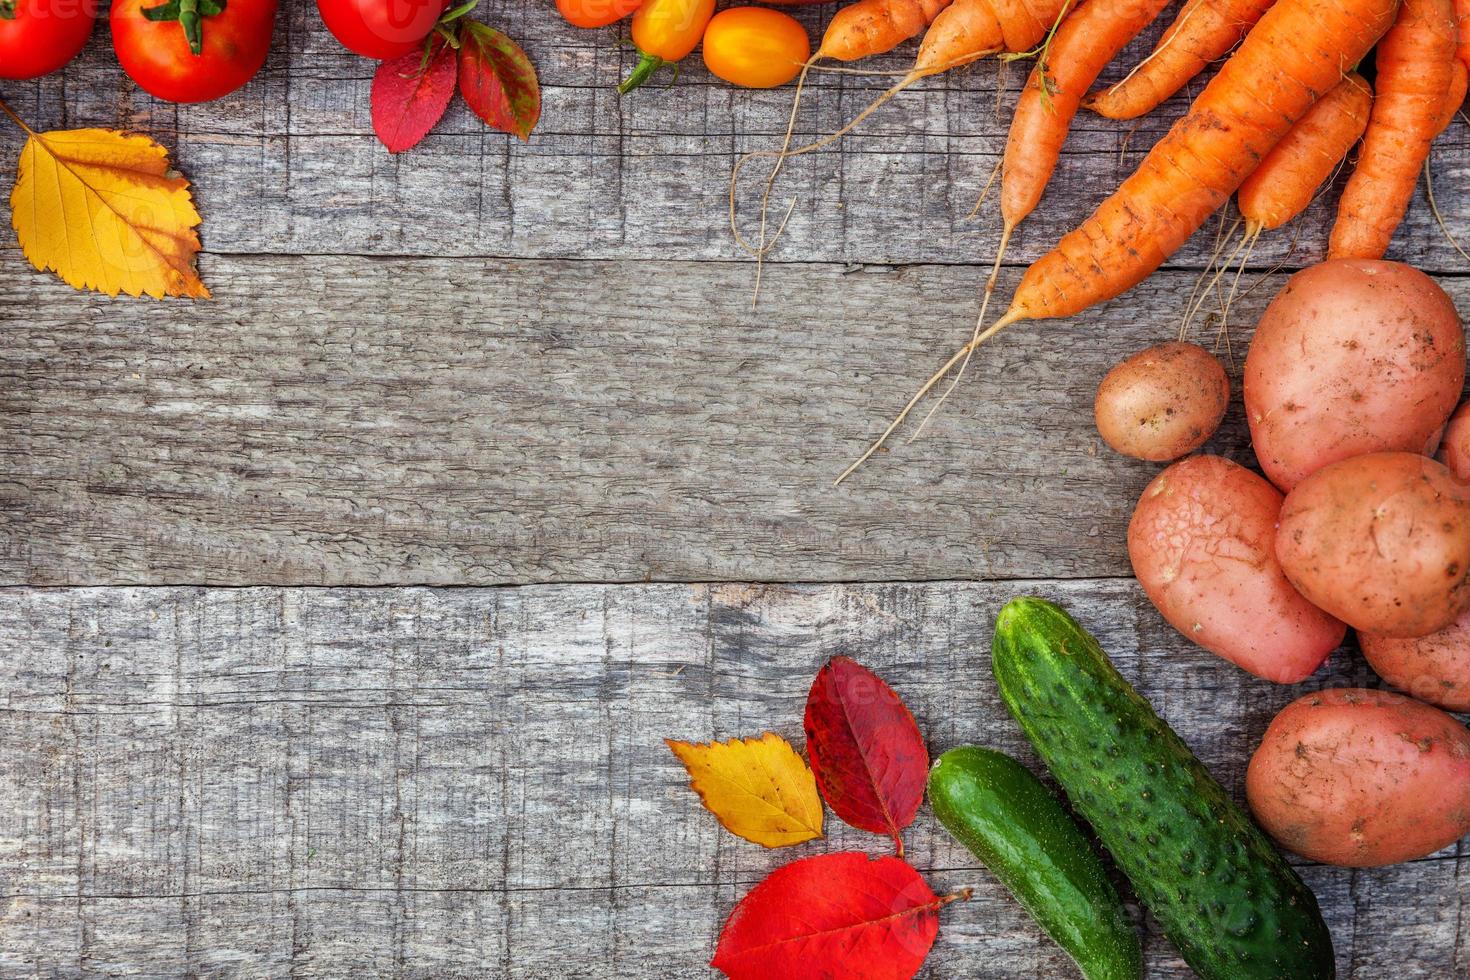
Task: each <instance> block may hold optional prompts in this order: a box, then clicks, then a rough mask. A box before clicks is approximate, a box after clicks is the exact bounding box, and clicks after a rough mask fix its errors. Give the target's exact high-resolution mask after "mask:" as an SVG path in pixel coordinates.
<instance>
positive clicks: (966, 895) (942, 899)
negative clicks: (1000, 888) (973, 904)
mask: <svg viewBox="0 0 1470 980" xmlns="http://www.w3.org/2000/svg"><path fill="white" fill-rule="evenodd" d="M974 894H975V889H973V888H961V889H960V890H959V891H957V892H950V893H949V894H948V895H941V896H939V907H940V908H944V906H946V905H948V904H949V903H950V902H968V901H969V900H970V898H971V897H972V896H973V895H974Z"/></svg>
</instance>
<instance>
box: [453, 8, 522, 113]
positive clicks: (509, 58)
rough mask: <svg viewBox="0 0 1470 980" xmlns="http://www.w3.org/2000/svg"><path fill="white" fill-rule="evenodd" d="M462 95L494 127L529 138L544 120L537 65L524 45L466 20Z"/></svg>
mask: <svg viewBox="0 0 1470 980" xmlns="http://www.w3.org/2000/svg"><path fill="white" fill-rule="evenodd" d="M459 91H460V94H461V95H463V96H464V100H465V102H467V103H469V107H470V108H471V109H473V110H474V111H475V115H477V116H479V117H480V118H481V119H483V120H485V122H486V123H487V124H488V125H489V126H490V127H491V128H493V129H498V130H500V131H501V132H503V133H511V134H513V135H515V136H518V137H520V138H521V139H522V140H527V139H530V136H531V130H532V129H534V128H535V126H536V121H537V120H539V119H540V118H541V85H540V83H538V82H537V81H536V67H535V66H534V65H532V64H531V59H530V58H528V57H526V52H524V51H522V50H521V47H520V45H518V44H516V43H515V42H514V41H512V40H511V39H510V38H509V37H508V36H507V35H505V34H503V33H501V32H500V31H497V30H496V29H495V28H493V27H486V26H485V25H484V24H481V23H477V22H475V21H466V22H465V23H464V26H463V27H462V28H461V29H460V32H459Z"/></svg>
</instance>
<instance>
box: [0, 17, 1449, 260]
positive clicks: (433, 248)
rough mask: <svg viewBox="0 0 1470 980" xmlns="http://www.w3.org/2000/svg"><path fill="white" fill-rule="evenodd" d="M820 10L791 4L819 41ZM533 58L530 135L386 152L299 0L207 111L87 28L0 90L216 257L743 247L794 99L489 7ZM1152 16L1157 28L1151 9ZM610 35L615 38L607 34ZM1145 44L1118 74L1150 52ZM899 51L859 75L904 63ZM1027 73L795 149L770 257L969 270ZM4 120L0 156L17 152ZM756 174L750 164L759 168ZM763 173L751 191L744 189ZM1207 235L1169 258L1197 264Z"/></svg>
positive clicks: (1280, 240) (1443, 151) (1089, 185)
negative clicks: (525, 139) (743, 167)
mask: <svg viewBox="0 0 1470 980" xmlns="http://www.w3.org/2000/svg"><path fill="white" fill-rule="evenodd" d="M830 12H831V8H830V7H822V8H819V9H808V10H804V11H799V12H798V16H800V17H802V18H803V19H804V20H805V21H806V23H807V24H808V25H809V26H810V27H811V28H812V32H813V34H814V35H816V34H819V31H820V25H822V24H824V23H825V22H826V19H827V18H828V17H829V16H830ZM479 16H483V17H486V18H487V19H489V20H491V21H492V22H495V23H497V24H500V25H502V26H504V27H505V28H506V29H508V30H510V31H511V32H512V33H513V34H514V35H515V36H516V37H518V38H519V39H520V40H522V41H523V42H524V44H525V45H526V47H527V49H528V51H529V52H530V53H531V55H532V56H533V58H534V59H535V60H536V62H537V64H538V66H539V68H540V70H541V75H542V80H543V84H544V91H545V106H546V109H545V115H544V119H543V122H542V125H541V127H540V129H539V130H538V131H537V134H536V136H535V138H534V139H533V140H532V141H531V143H530V144H529V145H524V146H523V145H519V144H517V143H515V142H514V141H512V140H511V139H510V138H508V137H506V136H503V135H500V134H491V133H487V132H486V131H485V129H484V127H483V126H481V124H480V123H479V121H478V120H476V119H475V118H474V117H473V116H472V115H471V114H470V113H469V112H468V111H467V110H466V109H465V108H464V107H463V106H462V105H456V106H455V107H454V108H452V109H451V110H450V113H449V115H448V117H447V118H446V120H445V121H444V122H443V123H442V124H441V125H440V126H439V127H438V129H437V131H436V132H435V134H434V135H432V136H431V137H429V139H428V140H427V141H426V142H425V143H424V144H423V145H422V146H421V147H420V148H419V149H417V150H415V151H414V152H412V153H409V154H404V155H401V156H396V157H395V156H390V155H389V154H388V153H387V152H386V151H384V150H383V149H382V147H380V146H379V145H378V144H377V143H376V142H375V141H374V139H373V137H372V135H371V127H370V124H369V112H368V88H369V84H370V81H371V77H372V71H373V68H374V63H372V62H368V61H365V60H363V59H359V58H355V57H353V56H351V55H349V54H347V53H346V52H344V51H343V50H342V49H341V48H340V47H339V46H338V45H337V44H336V42H335V41H334V40H333V39H332V38H331V37H330V35H328V34H327V33H326V32H325V30H324V28H323V27H322V25H321V22H320V19H319V17H318V14H317V11H316V7H315V5H314V4H311V3H293V4H285V5H283V13H282V18H281V25H280V29H279V30H278V34H277V42H276V46H275V49H274V51H273V53H272V55H271V59H270V62H269V64H268V66H267V68H266V70H265V72H264V73H263V74H262V76H261V77H260V79H259V80H258V81H256V82H255V83H253V84H252V85H250V86H249V87H248V88H246V89H245V90H243V91H242V92H240V93H238V94H236V95H234V96H231V97H229V98H226V99H224V100H220V101H218V102H215V103H211V104H209V105H204V106H174V105H169V104H163V103H158V102H156V101H154V100H152V99H150V98H148V97H147V96H146V95H144V94H143V93H141V92H140V91H139V90H138V89H137V88H136V87H134V86H133V85H132V84H131V83H130V82H128V81H127V79H126V78H125V77H124V76H123V75H122V74H121V72H120V71H119V70H118V68H117V66H116V63H115V61H114V59H113V57H112V53H111V51H110V50H109V47H110V46H109V45H108V44H107V39H106V34H105V31H99V32H98V37H97V38H96V39H95V40H94V41H93V42H92V44H91V45H90V46H89V48H88V49H87V51H86V53H85V54H84V55H83V57H82V58H81V59H80V60H79V61H78V62H77V63H75V64H74V65H73V66H72V67H70V68H69V69H68V70H67V71H65V72H64V73H62V74H60V75H57V76H54V77H51V78H48V79H45V80H42V81H38V82H34V83H24V84H15V83H10V84H7V85H6V86H4V88H3V90H0V93H3V94H4V96H5V97H6V98H7V99H9V100H10V101H12V102H13V103H15V104H16V106H17V108H19V109H20V110H21V111H22V112H23V113H24V114H25V115H26V116H27V117H28V118H29V119H31V120H33V121H35V123H36V124H37V125H44V126H55V125H103V126H112V125H119V124H121V125H126V126H133V127H137V128H140V129H144V130H147V131H149V132H151V133H153V134H155V135H157V136H159V137H160V138H162V139H163V140H165V142H167V143H169V144H170V145H171V146H172V147H173V148H174V149H176V151H177V160H178V163H179V166H180V167H181V168H182V169H183V170H184V171H185V172H187V173H188V174H189V175H190V176H191V177H192V178H193V179H194V181H195V186H196V191H197V194H198V197H199V201H200V204H201V207H202V209H203V211H204V214H205V215H206V223H205V231H204V235H205V241H206V245H207V247H208V248H209V249H211V250H212V251H215V252H229V253H240V252H246V253H286V254H295V253H324V252H325V253H343V252H349V253H368V254H378V255H400V254H412V255H434V256H440V255H493V256H509V257H532V258H550V257H579V258H661V259H681V260H682V259H745V258H746V256H745V254H744V253H743V252H741V251H740V250H739V249H738V248H736V246H735V245H734V243H733V241H732V239H731V236H730V235H729V233H728V230H727V222H726V190H727V185H728V180H729V176H730V171H731V167H732V166H733V164H734V162H735V160H736V159H737V158H738V156H739V155H740V154H742V153H744V152H747V151H750V150H759V149H770V148H772V147H774V146H778V145H779V134H780V133H781V132H782V130H783V129H784V128H785V123H786V118H787V113H788V110H789V104H790V98H791V91H790V89H789V88H786V89H780V90H775V91H770V92H751V91H744V90H736V89H733V88H731V87H729V86H726V85H724V84H723V83H719V82H717V81H716V80H714V79H712V78H711V77H710V76H709V75H708V74H707V73H706V72H705V70H704V67H703V65H702V63H701V62H700V60H699V57H698V56H697V55H696V56H695V57H693V58H691V59H690V60H689V63H688V64H687V65H686V66H685V70H684V72H683V74H682V75H681V77H680V79H679V83H678V84H677V85H676V86H674V87H672V88H669V89H662V90H661V89H659V88H656V87H650V88H648V89H646V90H643V91H640V92H638V93H636V94H635V95H633V96H632V97H630V98H627V99H619V98H618V97H617V96H616V94H615V93H614V92H613V86H614V85H615V84H616V82H617V81H618V80H619V79H620V78H621V77H623V76H624V75H626V74H627V72H628V71H629V70H630V68H631V66H632V63H633V59H634V57H635V56H634V54H633V52H632V51H631V49H629V48H626V47H620V46H619V45H618V44H617V42H616V38H617V37H618V36H619V34H618V31H617V30H608V31H596V32H587V31H577V30H574V29H572V28H569V27H567V26H566V25H565V24H563V23H562V22H561V20H560V18H558V17H557V16H556V14H555V12H554V11H553V10H552V9H551V8H550V6H549V5H546V4H526V5H518V6H511V7H501V6H494V5H492V6H491V7H487V8H484V9H483V10H482V11H481V12H480V14H479ZM1161 23H1162V22H1161ZM620 30H625V29H620ZM1147 40H1148V39H1147V38H1145V39H1144V41H1141V42H1140V43H1138V44H1136V45H1135V46H1134V47H1133V48H1131V49H1130V50H1129V52H1128V53H1126V54H1125V55H1124V56H1122V57H1121V58H1120V59H1119V61H1118V64H1117V66H1116V68H1115V69H1114V72H1115V73H1121V72H1122V71H1123V70H1125V68H1126V66H1128V65H1131V64H1133V63H1135V62H1136V61H1137V60H1138V59H1139V58H1140V57H1141V56H1142V54H1143V52H1144V51H1146V50H1147ZM912 57H913V48H912V46H910V47H907V48H905V49H903V50H902V51H900V52H898V53H895V54H893V55H891V56H888V57H884V58H880V59H876V60H875V61H874V62H872V67H873V68H875V69H877V70H881V71H893V70H895V69H900V68H904V67H907V65H908V64H910V63H911V59H912ZM1024 76H1025V71H1024V69H1022V68H1020V67H1013V68H1012V69H1011V70H1010V71H1009V72H1008V73H1007V77H1006V80H1005V82H1004V94H1003V95H1002V96H1000V97H999V98H998V97H997V95H996V89H997V70H996V67H995V66H993V65H991V64H985V65H980V66H977V67H975V68H973V69H970V70H967V71H961V72H955V73H952V74H948V75H945V76H942V77H939V78H936V79H933V80H930V81H928V82H926V83H924V84H922V85H921V86H918V87H916V89H915V90H914V91H912V92H909V93H905V94H904V95H902V96H901V97H900V98H899V99H897V100H896V101H895V103H894V104H893V105H892V106H890V107H888V108H887V109H886V110H885V111H883V112H882V113H880V114H879V115H878V116H877V117H876V118H874V119H873V120H871V122H870V123H868V124H865V125H864V126H863V127H862V129H861V130H860V131H859V132H857V133H855V134H853V136H852V137H850V138H849V139H847V140H845V141H844V142H843V143H841V144H840V145H839V146H838V147H836V148H833V149H830V150H825V151H822V152H819V153H814V154H811V155H809V156H805V157H801V158H797V159H794V160H792V161H791V162H790V164H789V166H788V167H787V169H786V176H785V178H784V180H783V183H782V185H781V187H780V189H779V190H778V193H777V197H776V200H777V202H778V203H779V204H780V206H782V207H783V208H784V206H785V202H786V201H787V200H788V198H790V197H794V198H795V199H796V200H797V202H798V203H797V206H796V209H795V210H794V212H793V213H792V217H791V221H790V224H789V226H788V228H787V231H786V235H785V237H784V239H783V241H782V243H781V244H780V245H779V246H778V248H777V250H776V252H775V253H774V257H776V258H778V259H783V260H787V261H819V262H835V261H841V262H863V263H912V262H937V263H954V262H960V263H973V262H985V261H989V258H990V256H991V253H992V250H993V249H994V247H995V243H996V240H997V237H998V227H999V224H998V217H997V215H996V212H995V205H994V202H993V200H992V202H991V204H990V205H989V206H987V207H986V208H985V209H983V211H982V213H981V215H980V217H979V218H978V219H977V220H973V221H970V220H966V215H968V214H969V213H970V211H971V209H972V206H973V205H974V202H975V199H976V197H977V195H978V194H979V192H980V189H981V187H982V186H983V185H984V184H985V182H986V180H987V178H988V177H989V175H990V173H991V172H992V170H993V168H994V167H995V166H996V164H997V162H998V160H999V154H1000V153H1001V151H1002V148H1003V146H1004V141H1005V135H1006V126H1007V124H1008V118H1009V112H1010V107H1011V106H1012V105H1013V104H1014V97H1015V93H1016V91H1017V89H1018V87H1019V85H1020V83H1021V81H1022V80H1023V79H1024ZM890 81H891V79H890V78H887V77H881V76H880V77H875V78H874V77H869V78H862V77H854V76H848V75H835V76H834V75H821V74H816V75H814V76H813V79H812V83H811V84H810V85H809V86H808V89H807V93H808V94H807V95H806V97H805V100H804V106H805V108H804V109H803V110H802V112H801V114H800V117H799V119H798V135H799V138H802V139H806V138H808V137H812V136H815V135H817V134H821V133H825V132H830V131H832V130H834V129H836V128H837V127H838V126H840V125H841V124H842V123H843V122H845V121H846V120H847V119H850V118H851V117H852V116H854V115H855V114H856V113H857V111H858V110H859V109H860V108H861V107H862V106H863V105H864V104H865V103H866V102H868V101H869V100H870V99H871V98H872V97H873V95H874V94H875V93H876V92H877V91H878V90H879V89H880V88H881V87H883V86H884V85H887V84H888V83H889V82H890ZM1184 106H1185V101H1184V100H1183V99H1176V100H1174V101H1173V102H1171V103H1170V104H1169V105H1168V106H1167V107H1165V108H1163V109H1161V110H1160V111H1159V112H1158V113H1155V114H1154V115H1152V116H1151V117H1149V118H1147V119H1145V120H1144V121H1142V122H1141V123H1139V124H1137V125H1136V126H1135V125H1134V124H1132V123H1128V124H1115V123H1112V122H1109V121H1107V120H1102V119H1098V118H1096V117H1091V116H1087V115H1085V114H1084V115H1083V116H1081V117H1079V119H1078V121H1077V124H1076V126H1075V132H1074V135H1073V138H1072V139H1071V140H1070V141H1069V143H1068V146H1067V149H1066V152H1065V154H1064V158H1063V160H1062V163H1061V165H1060V167H1059V169H1058V171H1057V174H1056V176H1055V177H1054V179H1053V181H1052V184H1051V189H1050V191H1049V193H1048V196H1047V199H1046V201H1045V202H1044V203H1043V205H1042V207H1040V208H1039V209H1038V211H1037V213H1036V214H1035V215H1033V216H1032V217H1031V218H1030V219H1029V220H1028V222H1027V223H1026V224H1025V225H1023V226H1022V229H1021V231H1020V232H1019V234H1018V236H1017V238H1016V240H1015V241H1014V242H1013V249H1012V256H1011V258H1012V260H1013V261H1015V262H1029V261H1030V260H1031V259H1033V258H1035V257H1036V256H1037V255H1038V254H1041V253H1042V252H1044V251H1045V250H1046V249H1048V248H1050V247H1051V246H1052V245H1053V244H1054V243H1055V242H1056V240H1057V239H1058V238H1059V237H1060V236H1061V234H1062V233H1063V232H1065V231H1066V230H1068V229H1069V228H1071V227H1072V226H1074V225H1075V224H1076V223H1077V222H1078V221H1079V220H1080V219H1081V218H1082V217H1084V216H1085V215H1086V214H1087V213H1088V212H1089V211H1090V210H1091V208H1092V207H1093V206H1095V205H1096V203H1097V202H1098V201H1099V200H1100V199H1101V198H1102V196H1104V195H1105V194H1106V193H1107V192H1108V191H1110V190H1111V189H1112V188H1114V187H1116V186H1117V185H1118V183H1119V182H1120V181H1121V179H1122V178H1123V176H1125V175H1126V174H1127V173H1129V172H1131V171H1132V169H1133V168H1134V167H1135V166H1136V164H1137V162H1138V161H1139V159H1141V157H1142V154H1143V153H1144V152H1146V151H1147V149H1148V148H1149V147H1150V146H1151V145H1152V144H1153V143H1154V142H1155V140H1157V138H1158V137H1159V136H1160V135H1161V134H1162V133H1163V132H1164V131H1165V130H1166V129H1167V128H1168V126H1169V125H1170V124H1171V123H1172V121H1173V120H1174V119H1175V118H1176V117H1177V116H1178V115H1179V114H1180V113H1181V112H1182V111H1183V108H1184ZM19 145H20V144H19V135H18V132H17V131H16V130H15V129H14V128H13V127H9V126H6V127H0V159H10V158H11V157H13V156H14V154H15V152H16V151H17V150H18V148H19ZM758 170H759V168H758V167H756V168H752V177H753V178H754V177H756V171H758ZM1436 177H1437V183H1436V186H1437V189H1438V194H1439V196H1440V199H1441V202H1442V203H1443V204H1445V205H1446V207H1445V212H1446V215H1447V217H1448V220H1449V221H1450V223H1451V227H1452V228H1453V230H1454V231H1455V233H1456V234H1457V235H1458V236H1459V238H1460V239H1461V241H1467V240H1470V213H1467V212H1466V210H1465V209H1464V208H1462V207H1458V206H1456V202H1458V201H1462V200H1464V199H1466V198H1467V197H1470V128H1467V127H1466V126H1464V125H1463V124H1456V125H1455V126H1453V127H1452V128H1451V129H1450V130H1449V131H1448V132H1447V133H1446V134H1445V135H1444V136H1443V137H1442V138H1441V141H1440V148H1439V149H1438V151H1437V153H1436ZM757 184H758V181H757V180H755V179H753V180H752V181H750V182H749V184H748V185H747V186H746V187H745V189H744V190H745V193H744V203H745V204H746V205H747V209H748V208H749V206H751V205H753V204H754V194H755V191H756V190H757ZM1334 198H1335V195H1328V197H1326V198H1324V199H1323V200H1322V201H1319V202H1318V203H1317V204H1315V205H1313V207H1312V208H1311V210H1310V211H1309V212H1308V214H1307V215H1306V216H1305V217H1304V218H1303V219H1302V221H1301V222H1300V227H1299V230H1297V231H1284V232H1282V233H1279V234H1275V235H1267V236H1264V237H1263V239H1262V240H1261V242H1260V244H1259V245H1258V247H1257V259H1258V260H1259V262H1260V263H1261V264H1262V267H1266V266H1268V265H1270V264H1273V263H1275V262H1277V261H1280V260H1283V259H1287V258H1288V252H1289V251H1290V249H1291V246H1292V244H1293V240H1295V246H1296V248H1295V251H1294V252H1291V254H1290V257H1289V260H1288V261H1289V262H1290V263H1291V264H1293V265H1299V264H1303V263H1306V262H1310V261H1312V260H1314V259H1316V258H1318V257H1320V255H1321V252H1322V248H1323V245H1324V243H1325V241H1326V237H1327V229H1328V227H1329V226H1330V221H1331V214H1332V204H1333V199H1334ZM1213 234H1214V232H1213V230H1210V231H1209V232H1206V233H1201V235H1199V236H1196V240H1195V241H1194V242H1193V243H1192V244H1191V245H1189V246H1188V247H1186V248H1185V249H1184V250H1183V251H1181V252H1180V253H1179V255H1178V256H1177V257H1176V259H1175V262H1176V264H1178V265H1181V266H1186V267H1199V266H1201V265H1203V263H1204V261H1205V259H1206V257H1207V256H1208V254H1209V252H1210V246H1211V244H1212V242H1213ZM1394 255H1395V257H1397V258H1401V259H1403V260H1405V261H1410V262H1413V263H1415V264H1417V265H1419V266H1421V267H1423V268H1426V269H1431V270H1438V271H1453V270H1462V271H1463V270H1465V269H1466V267H1467V266H1466V262H1465V261H1464V259H1463V258H1461V257H1460V256H1459V255H1457V254H1456V253H1455V252H1454V251H1453V249H1452V248H1451V247H1450V245H1449V243H1448V242H1447V241H1446V239H1445V237H1444V236H1443V235H1442V234H1441V233H1440V231H1439V230H1438V228H1437V227H1435V225H1434V223H1433V220H1432V218H1431V216H1430V212H1429V209H1428V207H1427V206H1426V204H1425V202H1424V201H1423V199H1422V195H1421V196H1420V197H1419V198H1417V199H1416V201H1415V204H1414V207H1413V208H1412V210H1411V212H1410V214H1409V217H1408V220H1407V221H1406V223H1405V226H1404V228H1403V230H1402V231H1401V233H1400V235H1399V237H1398V239H1397V242H1396V244H1395V246H1394Z"/></svg>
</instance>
